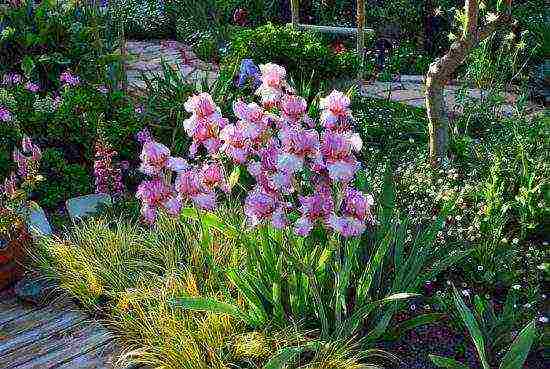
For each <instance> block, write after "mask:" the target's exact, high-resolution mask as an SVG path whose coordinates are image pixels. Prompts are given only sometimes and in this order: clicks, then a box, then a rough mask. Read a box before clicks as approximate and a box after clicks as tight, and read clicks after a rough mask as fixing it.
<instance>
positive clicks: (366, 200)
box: [343, 187, 374, 221]
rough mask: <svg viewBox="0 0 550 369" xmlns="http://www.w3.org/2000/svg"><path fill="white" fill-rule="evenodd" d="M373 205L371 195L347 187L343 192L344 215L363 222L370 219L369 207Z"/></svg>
mask: <svg viewBox="0 0 550 369" xmlns="http://www.w3.org/2000/svg"><path fill="white" fill-rule="evenodd" d="M373 205H374V198H373V197H372V195H366V194H364V193H363V192H361V191H358V190H356V189H354V188H351V187H348V188H346V190H345V192H344V204H343V212H344V214H346V215H348V216H351V217H354V218H356V219H358V220H361V221H365V220H367V219H371V218H372V214H371V207H372V206H373Z"/></svg>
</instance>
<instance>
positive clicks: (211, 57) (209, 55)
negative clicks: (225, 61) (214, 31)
mask: <svg viewBox="0 0 550 369" xmlns="http://www.w3.org/2000/svg"><path fill="white" fill-rule="evenodd" d="M193 51H194V52H195V54H196V55H197V56H198V57H199V58H200V59H201V60H204V61H207V62H213V61H215V60H217V59H219V51H218V42H217V39H216V38H215V37H213V36H212V35H210V34H208V33H204V34H202V35H201V36H200V37H199V39H198V41H197V42H196V44H195V45H194V46H193Z"/></svg>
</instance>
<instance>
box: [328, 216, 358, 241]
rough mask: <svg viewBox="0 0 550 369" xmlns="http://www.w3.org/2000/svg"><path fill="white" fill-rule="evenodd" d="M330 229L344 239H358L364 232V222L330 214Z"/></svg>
mask: <svg viewBox="0 0 550 369" xmlns="http://www.w3.org/2000/svg"><path fill="white" fill-rule="evenodd" d="M328 222H329V225H330V227H331V228H332V229H333V230H334V231H335V232H336V233H338V234H340V235H342V236H343V237H345V238H349V237H358V236H360V235H362V234H363V232H365V229H366V226H365V222H362V221H360V220H358V219H356V218H354V217H345V216H344V217H339V216H336V215H335V214H332V215H331V216H330V217H329V221H328Z"/></svg>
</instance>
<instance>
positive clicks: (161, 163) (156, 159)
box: [140, 140, 170, 176]
mask: <svg viewBox="0 0 550 369" xmlns="http://www.w3.org/2000/svg"><path fill="white" fill-rule="evenodd" d="M140 159H141V166H140V170H141V171H142V172H143V173H145V174H147V175H150V176H157V175H160V173H161V172H162V170H163V169H164V168H166V166H167V165H168V163H169V160H170V150H169V149H168V148H167V147H166V146H164V145H163V144H161V143H158V142H155V141H153V140H149V141H147V142H145V144H144V145H143V150H142V152H141V155H140Z"/></svg>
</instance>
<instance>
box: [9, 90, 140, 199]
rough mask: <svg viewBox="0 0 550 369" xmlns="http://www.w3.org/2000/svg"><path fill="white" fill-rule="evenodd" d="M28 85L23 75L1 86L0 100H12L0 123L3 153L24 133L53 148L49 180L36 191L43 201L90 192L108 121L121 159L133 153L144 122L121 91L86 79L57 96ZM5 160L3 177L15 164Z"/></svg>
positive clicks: (48, 159) (108, 132)
mask: <svg viewBox="0 0 550 369" xmlns="http://www.w3.org/2000/svg"><path fill="white" fill-rule="evenodd" d="M25 85H26V83H25V82H24V81H22V82H21V83H18V84H12V85H9V86H4V87H3V88H0V91H1V95H2V96H3V98H2V97H0V106H3V105H2V104H3V101H11V100H12V102H11V103H9V104H6V106H9V107H10V113H11V115H12V121H11V122H7V123H3V124H2V125H1V126H0V132H1V133H2V139H1V140H0V153H1V154H0V155H2V156H7V155H9V154H8V153H9V152H11V150H12V149H13V147H14V144H15V142H17V140H19V139H20V138H21V134H22V133H25V134H27V135H29V136H31V137H33V138H34V139H36V142H38V143H39V144H40V146H42V147H44V148H46V147H48V148H51V150H46V153H45V158H44V161H43V165H44V169H45V170H46V173H47V176H48V177H49V178H50V180H49V181H47V182H45V183H43V184H42V185H41V186H40V187H39V189H38V191H37V196H39V198H38V199H37V200H38V202H39V203H40V204H41V205H43V206H45V207H46V208H48V209H53V208H55V207H57V206H58V205H60V204H61V203H62V202H63V201H64V200H66V199H68V198H70V197H74V196H77V195H83V194H87V193H90V192H92V188H91V185H90V182H91V179H90V178H91V175H92V169H91V168H92V163H93V157H94V144H95V140H96V136H97V129H98V127H99V126H103V127H104V132H105V134H106V137H107V140H108V141H109V142H110V143H111V144H112V145H113V146H114V147H117V148H119V154H120V159H121V160H130V161H131V160H134V159H135V157H136V155H137V146H136V144H135V143H134V136H135V134H136V133H137V132H138V131H139V130H140V129H141V128H142V127H143V124H145V123H144V121H143V120H140V119H138V116H137V114H136V113H135V111H134V106H133V104H132V103H131V102H130V101H129V100H128V99H127V98H126V97H125V96H124V95H123V94H121V93H120V92H114V93H106V94H105V93H103V92H100V91H98V88H97V87H95V86H93V85H91V84H88V83H87V82H84V81H82V82H80V84H79V85H78V86H74V87H69V86H67V85H65V86H63V87H61V88H60V89H59V90H58V91H57V92H56V94H57V93H58V94H59V95H55V96H56V97H55V98H54V97H53V96H54V95H53V94H51V93H45V92H40V91H38V92H32V91H29V90H28V89H27V88H26V87H25ZM5 163H6V162H2V167H1V168H0V169H1V171H0V177H4V176H7V174H8V173H9V171H10V170H11V168H10V167H7V166H6V164H5Z"/></svg>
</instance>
